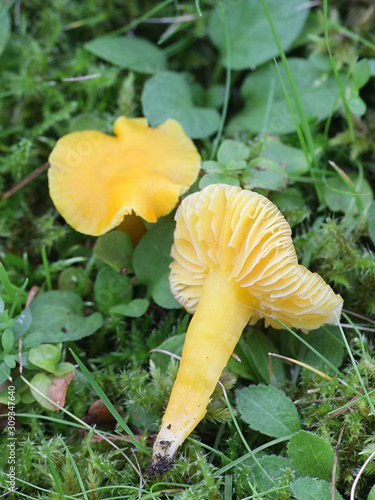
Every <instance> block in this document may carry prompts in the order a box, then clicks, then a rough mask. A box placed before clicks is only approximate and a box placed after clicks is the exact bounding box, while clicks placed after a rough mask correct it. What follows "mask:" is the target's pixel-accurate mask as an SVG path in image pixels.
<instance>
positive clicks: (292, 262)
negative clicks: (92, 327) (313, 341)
mask: <svg viewBox="0 0 375 500" xmlns="http://www.w3.org/2000/svg"><path fill="white" fill-rule="evenodd" d="M176 222H177V224H176V229H175V237H174V245H173V248H172V257H173V259H174V261H173V262H172V264H171V266H170V267H171V274H170V285H171V290H172V293H173V295H174V296H175V298H176V299H177V300H178V301H179V302H180V303H181V304H182V305H183V306H184V307H185V308H186V309H187V310H188V311H189V312H192V313H193V312H195V310H196V308H197V305H198V302H199V299H200V295H201V289H202V286H203V284H204V282H205V279H206V276H207V275H208V274H209V273H210V272H211V271H212V270H213V269H214V268H217V267H220V268H222V269H225V270H230V279H232V280H234V281H235V282H237V283H238V284H239V285H240V286H241V288H243V289H246V290H247V291H248V294H249V307H251V309H252V312H251V323H255V322H256V321H258V320H259V319H260V318H264V320H265V325H266V326H268V325H271V326H272V327H274V328H282V327H281V326H280V324H279V323H278V322H277V321H276V320H279V321H281V322H282V323H283V324H284V325H286V326H287V327H296V328H300V329H302V330H311V329H314V328H318V327H319V326H321V325H322V324H324V323H335V322H336V316H335V313H336V314H337V316H338V317H339V316H340V313H341V308H342V303H343V300H342V298H341V297H340V295H336V294H335V293H334V292H333V290H332V289H331V287H330V286H329V285H327V284H326V283H325V282H324V280H323V279H322V278H321V277H320V276H319V275H318V274H316V273H311V272H310V271H309V270H307V269H306V268H305V267H303V266H301V265H299V264H298V261H297V256H296V252H295V250H294V247H293V242H292V238H291V229H290V226H289V224H288V223H287V222H286V220H285V219H284V217H283V216H282V214H281V213H280V211H279V210H278V209H277V207H276V206H275V205H274V204H273V203H271V202H270V201H269V200H268V199H267V198H265V197H264V196H262V195H260V194H258V193H255V192H252V191H248V190H243V189H241V188H239V187H235V186H228V185H225V184H213V185H210V186H208V187H206V188H205V189H203V190H202V191H200V192H197V193H194V194H192V195H190V196H188V197H186V198H185V199H184V200H183V202H182V204H181V205H180V207H179V209H178V210H177V213H176Z"/></svg>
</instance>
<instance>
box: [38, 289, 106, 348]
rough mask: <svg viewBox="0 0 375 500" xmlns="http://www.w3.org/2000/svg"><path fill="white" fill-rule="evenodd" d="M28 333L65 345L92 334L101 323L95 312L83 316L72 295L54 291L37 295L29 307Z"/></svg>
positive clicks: (98, 314)
mask: <svg viewBox="0 0 375 500" xmlns="http://www.w3.org/2000/svg"><path fill="white" fill-rule="evenodd" d="M30 309H31V314H32V318H33V321H32V324H31V330H32V331H33V332H35V331H37V332H40V333H43V334H44V338H43V342H44V343H47V344H48V343H56V342H68V341H71V340H79V339H82V338H83V337H87V336H88V335H92V334H93V333H94V332H96V330H98V329H99V328H100V327H101V326H102V324H103V318H102V315H101V314H100V313H98V312H95V313H93V314H91V315H90V316H86V317H84V316H83V302H82V299H81V297H80V296H79V295H77V294H76V293H74V292H68V291H63V290H53V291H49V292H45V293H41V294H39V295H38V296H37V297H36V298H35V299H34V300H33V301H32V302H31V304H30Z"/></svg>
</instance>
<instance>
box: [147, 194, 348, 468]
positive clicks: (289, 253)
mask: <svg viewBox="0 0 375 500" xmlns="http://www.w3.org/2000/svg"><path fill="white" fill-rule="evenodd" d="M175 218H176V221H177V224H176V229H175V234H174V244H173V247H172V257H173V259H174V260H173V262H172V264H171V273H170V285H171V290H172V292H173V295H174V296H175V298H176V299H177V300H178V301H179V302H180V303H181V304H182V305H183V306H184V307H185V309H187V310H188V311H189V312H191V313H194V316H193V318H192V320H191V322H190V325H189V328H188V331H187V333H186V340H185V344H184V348H183V351H182V358H181V363H180V367H179V371H178V374H177V378H176V381H175V384H174V386H173V389H172V393H171V396H170V399H169V403H168V407H167V409H166V411H165V414H164V417H163V420H162V424H161V428H160V431H159V433H158V435H157V438H156V441H155V444H154V449H153V458H152V462H151V465H150V471H151V472H155V473H157V474H158V473H163V472H165V471H167V470H168V469H169V468H170V467H171V465H172V461H173V456H174V454H175V452H176V450H177V448H178V447H179V446H180V445H181V443H182V442H183V441H184V440H185V439H186V437H187V436H188V435H189V434H190V433H191V432H192V431H193V429H194V428H195V426H196V425H197V424H198V423H199V422H200V421H201V420H202V418H203V417H204V416H205V414H206V408H207V405H208V403H209V402H210V396H211V394H212V392H213V391H214V389H215V386H216V384H217V382H218V380H219V378H220V375H221V373H222V371H223V369H224V367H225V366H226V364H227V361H228V359H229V357H230V356H231V354H232V352H233V350H234V348H235V346H236V344H237V342H238V340H239V338H240V336H241V333H242V331H243V329H244V328H245V326H246V325H247V324H248V323H249V322H251V323H255V322H256V321H258V320H259V319H260V318H264V320H265V325H266V326H268V325H271V326H273V327H274V328H281V326H280V324H279V323H278V322H277V321H276V319H278V320H280V321H281V322H282V323H284V324H285V325H286V326H288V327H296V328H300V329H302V330H304V331H306V330H311V329H314V328H318V327H319V326H321V325H322V324H323V323H335V320H336V316H335V313H336V314H337V316H340V313H341V308H342V302H343V301H342V298H341V297H340V296H339V295H336V294H335V293H334V292H333V290H332V289H331V288H330V287H329V286H328V285H327V284H326V283H325V282H324V280H323V279H322V278H321V277H320V276H319V275H318V274H315V273H314V274H313V273H311V272H310V271H308V270H307V269H306V268H305V267H303V266H301V265H299V264H298V261H297V256H296V253H295V250H294V247H293V243H292V238H291V229H290V227H289V224H288V223H287V222H286V220H285V219H284V217H283V216H282V214H281V213H280V212H279V210H278V209H277V207H276V206H275V205H273V203H271V202H270V201H269V200H268V199H267V198H265V197H264V196H262V195H260V194H258V193H254V192H252V191H248V190H243V189H241V188H239V187H235V186H228V185H225V184H214V185H210V186H208V187H206V188H205V189H203V190H202V191H201V192H197V193H194V194H192V195H190V196H187V197H186V198H185V199H184V200H183V202H182V203H181V205H180V207H179V209H178V210H177V213H176V217H175Z"/></svg>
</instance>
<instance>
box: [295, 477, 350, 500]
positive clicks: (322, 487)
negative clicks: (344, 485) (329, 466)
mask: <svg viewBox="0 0 375 500" xmlns="http://www.w3.org/2000/svg"><path fill="white" fill-rule="evenodd" d="M290 488H291V490H292V492H293V495H294V497H295V498H296V499H297V500H332V484H331V483H330V482H328V481H319V480H317V479H313V478H312V477H301V478H300V479H297V481H295V482H294V483H292V484H291V485H290ZM335 500H344V499H343V497H342V496H341V495H340V493H339V492H338V491H337V490H335Z"/></svg>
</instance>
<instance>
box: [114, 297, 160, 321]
mask: <svg viewBox="0 0 375 500" xmlns="http://www.w3.org/2000/svg"><path fill="white" fill-rule="evenodd" d="M149 305H150V301H149V300H147V299H134V300H132V301H131V302H129V304H120V305H118V306H114V307H111V309H110V311H109V312H110V314H120V315H121V316H129V317H130V318H139V317H140V316H143V315H144V313H145V312H146V311H147V309H148V306H149Z"/></svg>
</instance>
